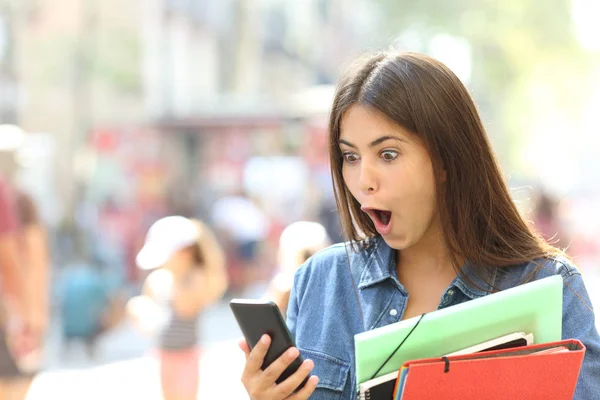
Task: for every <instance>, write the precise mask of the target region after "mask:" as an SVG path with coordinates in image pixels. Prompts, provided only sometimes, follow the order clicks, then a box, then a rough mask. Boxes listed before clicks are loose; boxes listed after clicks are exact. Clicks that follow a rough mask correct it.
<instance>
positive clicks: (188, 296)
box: [128, 216, 227, 400]
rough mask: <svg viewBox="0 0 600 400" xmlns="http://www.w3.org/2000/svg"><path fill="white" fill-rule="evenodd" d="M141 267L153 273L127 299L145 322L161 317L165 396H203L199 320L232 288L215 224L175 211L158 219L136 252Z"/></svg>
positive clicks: (176, 399)
mask: <svg viewBox="0 0 600 400" xmlns="http://www.w3.org/2000/svg"><path fill="white" fill-rule="evenodd" d="M136 261H137V264H138V266H139V267H140V268H142V269H153V268H158V267H160V269H158V270H156V271H154V272H152V273H151V274H150V275H149V276H148V278H147V279H146V282H145V284H144V289H143V292H144V294H143V296H141V297H139V298H134V299H132V300H131V301H130V303H129V304H128V309H129V312H130V314H132V315H133V317H134V318H135V319H136V320H138V321H139V322H140V324H142V325H146V326H148V324H147V320H148V318H154V319H156V318H158V316H157V315H156V314H157V313H161V314H162V315H163V316H164V317H165V318H162V320H163V323H162V324H158V325H159V326H160V327H159V332H158V333H159V334H158V347H159V363H160V377H161V386H162V391H163V395H164V398H165V399H166V400H195V399H196V398H197V397H198V381H199V365H198V362H199V353H198V332H197V321H198V316H199V314H200V312H201V311H202V310H203V309H204V308H205V307H206V306H208V305H210V304H211V303H213V302H214V301H215V300H217V299H219V298H220V297H221V296H222V295H223V293H224V292H225V289H226V288H227V278H226V273H225V257H224V255H223V252H222V251H221V248H220V246H219V245H218V243H217V241H216V239H215V237H214V235H213V234H212V232H211V231H210V229H209V228H208V227H207V226H206V225H204V224H203V223H200V222H199V221H194V220H189V219H187V218H184V217H179V216H171V217H166V218H163V219H160V220H158V221H156V222H155V223H154V224H153V225H152V226H151V227H150V230H149V231H148V235H147V237H146V242H145V244H144V247H143V249H142V250H141V251H140V253H139V254H138V256H137V260H136Z"/></svg>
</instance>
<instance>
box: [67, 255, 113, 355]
mask: <svg viewBox="0 0 600 400" xmlns="http://www.w3.org/2000/svg"><path fill="white" fill-rule="evenodd" d="M59 286H60V287H59V291H60V297H61V301H60V321H61V331H62V337H63V343H64V351H65V352H67V350H68V349H69V348H70V347H71V345H72V344H73V343H74V342H76V341H81V342H83V344H84V345H85V349H86V351H87V355H88V357H89V358H91V359H93V358H94V357H95V356H96V347H97V343H98V339H99V338H100V337H101V335H102V334H103V333H105V332H106V331H108V330H110V329H111V328H113V327H114V326H115V325H117V324H118V323H119V322H120V321H121V319H122V318H121V317H122V314H123V309H124V305H123V302H122V301H121V299H120V297H119V296H118V295H117V293H116V292H115V291H114V290H113V288H112V287H111V284H110V277H109V276H107V275H106V274H104V273H103V271H102V270H101V269H100V267H99V266H98V265H95V264H90V263H87V262H76V263H72V264H69V265H67V266H66V267H65V268H64V269H63V271H62V273H61V279H60V285H59ZM65 355H66V353H65Z"/></svg>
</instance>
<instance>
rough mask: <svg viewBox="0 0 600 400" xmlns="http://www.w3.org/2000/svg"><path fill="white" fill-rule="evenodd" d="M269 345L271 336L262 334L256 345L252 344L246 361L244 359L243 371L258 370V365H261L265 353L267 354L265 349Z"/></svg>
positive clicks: (253, 371) (254, 371)
mask: <svg viewBox="0 0 600 400" xmlns="http://www.w3.org/2000/svg"><path fill="white" fill-rule="evenodd" d="M270 345H271V337H270V336H269V335H262V337H261V338H260V340H259V341H258V343H256V346H254V348H253V349H252V351H251V352H250V354H249V355H248V361H246V368H244V371H248V372H250V373H253V374H254V373H256V372H258V371H260V367H262V364H263V361H264V360H265V355H266V354H267V350H269V346H270Z"/></svg>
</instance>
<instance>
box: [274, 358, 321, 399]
mask: <svg viewBox="0 0 600 400" xmlns="http://www.w3.org/2000/svg"><path fill="white" fill-rule="evenodd" d="M314 366H315V363H314V362H313V361H312V360H305V361H304V362H303V363H302V365H301V366H300V368H298V370H297V371H296V372H294V373H293V374H292V375H291V376H290V377H288V378H287V379H286V380H285V381H283V382H281V383H280V384H279V385H277V386H276V388H275V391H276V393H277V395H280V396H282V397H285V398H287V397H288V396H289V395H291V394H292V393H293V392H294V390H296V389H297V388H298V386H300V384H301V383H302V382H304V380H305V379H306V378H307V377H308V375H309V374H310V371H312V369H313V368H314Z"/></svg>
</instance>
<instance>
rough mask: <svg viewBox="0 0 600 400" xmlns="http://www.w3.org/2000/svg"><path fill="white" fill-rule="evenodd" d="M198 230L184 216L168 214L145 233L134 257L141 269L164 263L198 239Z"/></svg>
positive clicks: (155, 266)
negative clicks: (140, 247)
mask: <svg viewBox="0 0 600 400" xmlns="http://www.w3.org/2000/svg"><path fill="white" fill-rule="evenodd" d="M199 235H200V232H199V231H198V228H197V227H196V224H194V223H193V222H192V221H190V220H189V219H187V218H185V217H180V216H170V217H165V218H162V219H159V220H158V221H156V222H155V223H154V224H152V226H151V227H150V229H149V230H148V234H147V235H146V241H145V243H144V247H143V248H142V250H140V252H139V253H138V255H137V257H136V258H135V261H136V264H137V266H138V267H139V268H141V269H153V268H158V267H160V266H162V265H164V264H165V263H166V262H167V261H169V259H170V258H171V257H172V256H173V255H174V254H175V253H176V252H177V251H179V250H181V249H184V248H186V247H188V246H191V245H193V244H194V243H196V242H197V241H198V237H199Z"/></svg>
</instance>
